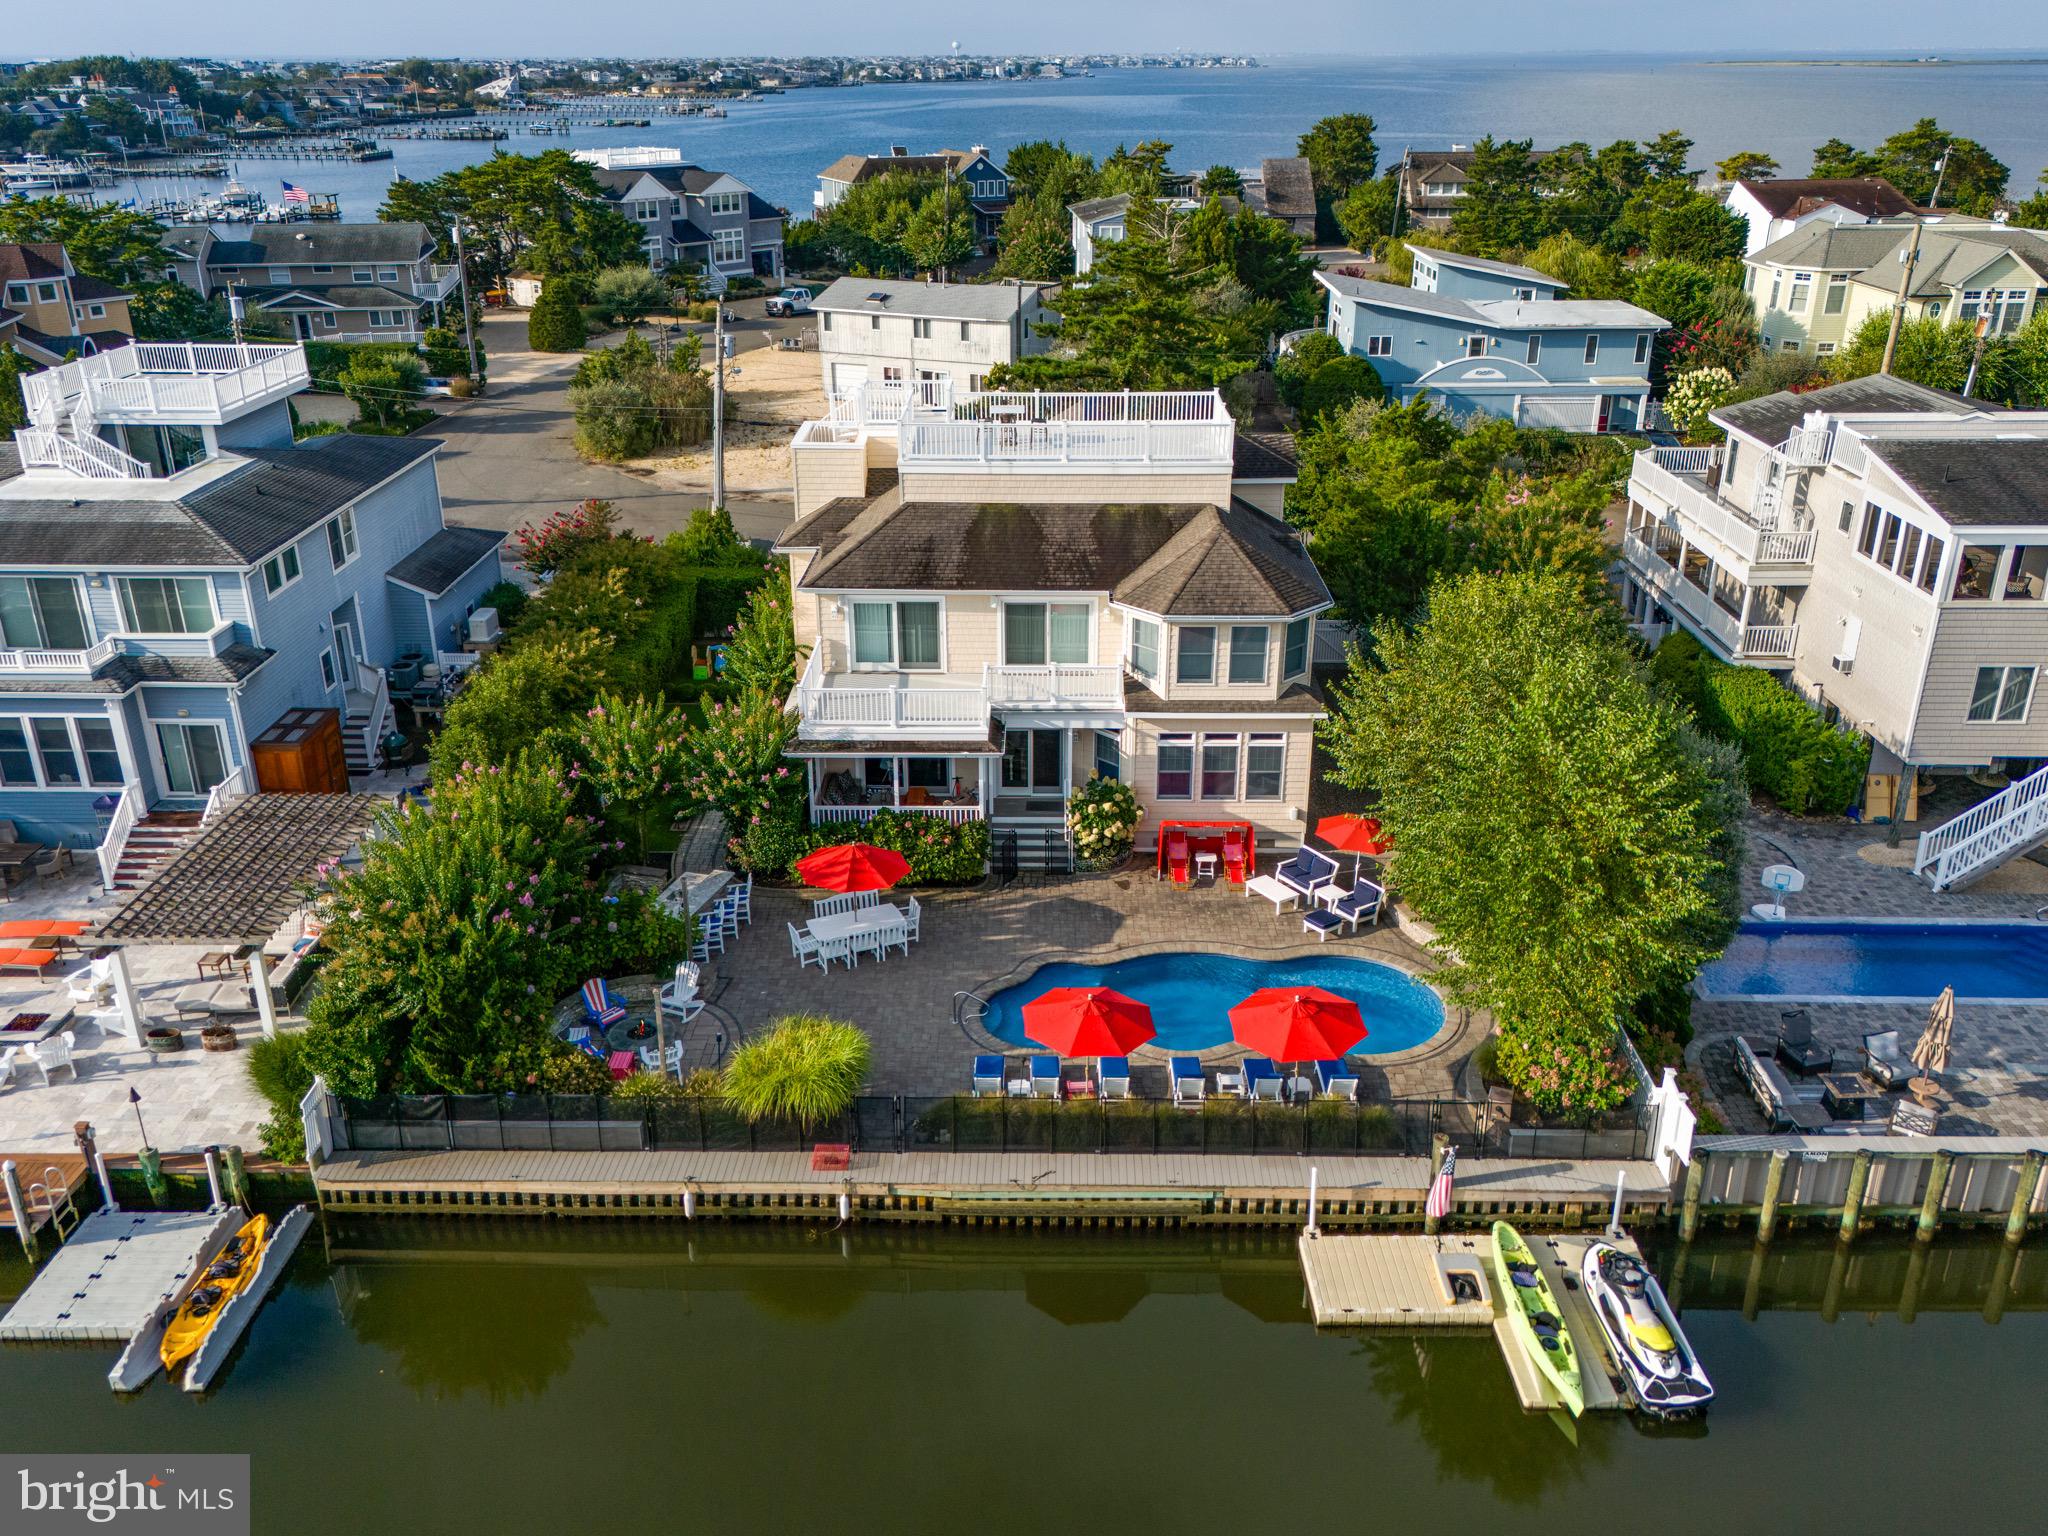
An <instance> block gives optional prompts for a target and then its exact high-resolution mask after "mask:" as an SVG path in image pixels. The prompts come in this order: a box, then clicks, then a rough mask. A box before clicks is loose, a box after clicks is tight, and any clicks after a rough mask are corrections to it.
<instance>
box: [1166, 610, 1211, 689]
mask: <svg viewBox="0 0 2048 1536" xmlns="http://www.w3.org/2000/svg"><path fill="white" fill-rule="evenodd" d="M1173 680H1174V681H1175V682H1177V683H1213V682H1215V681H1216V631H1215V630H1214V629H1212V628H1210V627H1209V626H1208V625H1206V624H1195V625H1183V626H1182V627H1181V630H1180V658H1179V660H1178V661H1177V662H1176V664H1175V666H1174V673H1173Z"/></svg>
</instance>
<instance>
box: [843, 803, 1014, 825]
mask: <svg viewBox="0 0 2048 1536" xmlns="http://www.w3.org/2000/svg"><path fill="white" fill-rule="evenodd" d="M882 811H905V812H908V813H910V814H911V815H915V816H935V817H937V818H938V819H939V820H940V821H951V822H968V821H980V820H981V819H982V812H981V807H980V806H978V805H818V804H815V803H814V804H813V805H812V806H811V820H812V821H814V822H830V821H872V820H873V819H874V818H875V816H876V815H877V814H878V813H880V812H882Z"/></svg>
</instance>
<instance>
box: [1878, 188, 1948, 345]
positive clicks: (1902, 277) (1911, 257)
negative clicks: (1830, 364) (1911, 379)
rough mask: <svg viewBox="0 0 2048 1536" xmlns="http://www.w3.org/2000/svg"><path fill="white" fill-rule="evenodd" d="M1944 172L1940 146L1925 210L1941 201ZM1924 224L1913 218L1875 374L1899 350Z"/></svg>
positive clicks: (1932, 208) (1924, 222)
mask: <svg viewBox="0 0 2048 1536" xmlns="http://www.w3.org/2000/svg"><path fill="white" fill-rule="evenodd" d="M1947 174H1948V150H1947V149H1943V150H1942V152H1941V158H1940V159H1939V160H1937V161H1935V162H1934V192H1933V194H1932V195H1931V196H1930V197H1929V198H1928V199H1927V207H1928V211H1929V212H1932V211H1933V210H1934V209H1935V208H1937V207H1938V206H1940V203H1941V179H1942V178H1943V177H1944V176H1946V175H1947ZM1925 227H1926V221H1925V220H1924V219H1915V220H1914V221H1913V238H1912V239H1911V240H1910V241H1908V242H1907V244H1906V255H1905V266H1904V269H1903V270H1902V271H1901V272H1900V273H1899V291H1898V294H1897V296H1896V297H1895V298H1894V299H1893V301H1892V323H1891V326H1890V328H1889V329H1887V330H1886V331H1885V335H1884V361H1883V362H1882V363H1880V364H1879V365H1878V369H1877V371H1878V372H1879V373H1890V372H1891V371H1892V357H1893V355H1894V354H1895V353H1896V352H1897V351H1898V349H1899V323H1900V322H1901V321H1902V320H1904V319H1905V317H1906V295H1907V294H1909V293H1911V292H1912V291H1913V269H1914V267H1916V266H1918V265H1919V262H1920V231H1921V230H1922V229H1924V228H1925Z"/></svg>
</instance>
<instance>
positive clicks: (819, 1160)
mask: <svg viewBox="0 0 2048 1536" xmlns="http://www.w3.org/2000/svg"><path fill="white" fill-rule="evenodd" d="M852 1166H853V1148H852V1147H850V1146H848V1145H847V1144H846V1143H845V1142H843V1141H821V1142H819V1143H818V1144H817V1145H816V1146H815V1147H813V1148H811V1172H813V1173H835V1172H839V1171H841V1170H844V1169H847V1168H851V1167H852Z"/></svg>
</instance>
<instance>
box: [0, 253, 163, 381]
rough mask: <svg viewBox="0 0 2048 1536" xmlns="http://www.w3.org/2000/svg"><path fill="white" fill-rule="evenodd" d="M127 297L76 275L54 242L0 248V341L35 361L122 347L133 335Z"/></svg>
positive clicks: (54, 360)
mask: <svg viewBox="0 0 2048 1536" xmlns="http://www.w3.org/2000/svg"><path fill="white" fill-rule="evenodd" d="M129 297H130V296H129V295H128V294H125V293H123V292H122V291H121V290H120V289H118V288H116V287H114V286H113V285H112V284H111V283H103V282H101V281H100V280H99V279H98V278H96V277H88V276H86V275H85V274H84V273H82V272H80V271H79V270H78V269H77V268H76V267H74V266H72V264H71V255H70V253H69V252H68V251H66V250H65V249H64V247H63V246H61V245H58V244H55V243H54V242H52V243H41V244H35V245H0V342H11V343H13V345H14V346H15V347H16V348H17V349H18V350H19V351H20V353H21V355H22V356H23V357H26V358H29V359H30V360H32V361H34V362H38V363H61V362H63V361H64V359H65V358H67V357H70V356H73V355H77V356H80V357H86V356H90V355H91V354H93V353H95V352H99V351H102V350H104V349H106V348H108V347H121V346H126V345H127V344H128V342H129V341H130V340H131V339H133V337H134V335H135V322H134V321H133V320H132V319H131V318H130V317H129V314H128V300H129Z"/></svg>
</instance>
